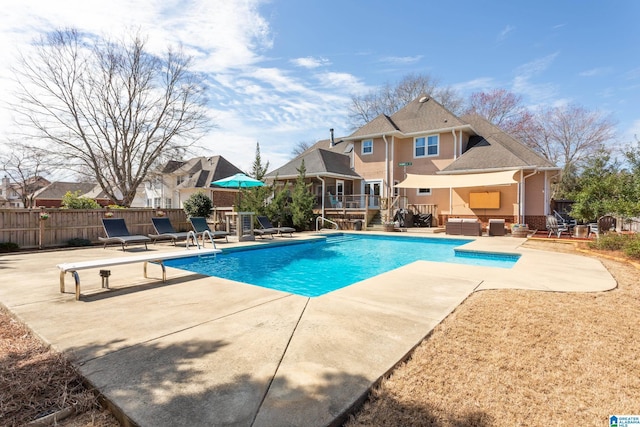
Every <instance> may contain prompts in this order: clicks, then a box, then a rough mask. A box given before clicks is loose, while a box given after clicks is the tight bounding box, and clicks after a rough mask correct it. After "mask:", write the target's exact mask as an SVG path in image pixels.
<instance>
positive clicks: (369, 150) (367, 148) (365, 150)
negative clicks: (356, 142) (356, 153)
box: [362, 139, 373, 156]
mask: <svg viewBox="0 0 640 427" xmlns="http://www.w3.org/2000/svg"><path fill="white" fill-rule="evenodd" d="M367 154H373V140H372V139H365V140H364V141H362V155H363V156H364V155H367Z"/></svg>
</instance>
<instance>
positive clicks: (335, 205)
mask: <svg viewBox="0 0 640 427" xmlns="http://www.w3.org/2000/svg"><path fill="white" fill-rule="evenodd" d="M329 203H330V204H331V207H332V208H341V207H342V202H341V201H340V200H338V198H337V197H336V196H334V195H333V194H331V193H329Z"/></svg>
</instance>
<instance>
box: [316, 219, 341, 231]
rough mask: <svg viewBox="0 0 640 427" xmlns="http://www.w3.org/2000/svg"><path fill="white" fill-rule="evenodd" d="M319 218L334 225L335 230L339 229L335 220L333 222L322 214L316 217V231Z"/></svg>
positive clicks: (318, 229)
mask: <svg viewBox="0 0 640 427" xmlns="http://www.w3.org/2000/svg"><path fill="white" fill-rule="evenodd" d="M319 220H322V222H324V221H326V222H329V223H331V224H333V225H335V226H336V228H335V229H336V230H340V226H339V225H338V223H337V222H333V221H331V220H330V219H327V218H325V217H323V216H319V217H317V218H316V231H320V228H319V225H318V222H319Z"/></svg>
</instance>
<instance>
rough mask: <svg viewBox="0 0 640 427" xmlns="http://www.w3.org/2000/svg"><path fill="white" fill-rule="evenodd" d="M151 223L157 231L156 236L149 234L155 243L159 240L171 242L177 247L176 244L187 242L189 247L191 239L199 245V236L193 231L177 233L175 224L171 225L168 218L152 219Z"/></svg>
mask: <svg viewBox="0 0 640 427" xmlns="http://www.w3.org/2000/svg"><path fill="white" fill-rule="evenodd" d="M151 223H152V224H153V228H154V229H155V232H156V233H155V234H149V237H150V238H151V239H152V240H153V243H156V241H158V240H171V243H173V245H174V246H175V245H176V242H179V241H182V240H185V241H186V243H187V247H188V246H189V238H191V241H192V242H193V244H197V243H198V242H197V236H196V233H194V232H193V231H176V230H175V229H174V228H173V224H171V220H170V219H169V218H166V217H154V218H151Z"/></svg>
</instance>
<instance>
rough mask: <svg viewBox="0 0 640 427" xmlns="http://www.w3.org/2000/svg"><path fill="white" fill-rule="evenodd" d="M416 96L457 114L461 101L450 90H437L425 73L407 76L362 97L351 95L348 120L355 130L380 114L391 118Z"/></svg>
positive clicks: (430, 77) (437, 82) (441, 88)
mask: <svg viewBox="0 0 640 427" xmlns="http://www.w3.org/2000/svg"><path fill="white" fill-rule="evenodd" d="M420 95H429V96H432V97H433V98H434V99H436V100H437V101H438V102H440V103H441V104H442V105H443V106H444V107H445V108H447V109H449V110H450V111H452V112H454V113H455V112H459V110H460V108H461V106H462V98H461V97H460V96H459V95H458V94H457V93H456V92H455V90H453V89H452V88H450V87H441V86H440V84H439V81H438V80H437V79H435V78H433V77H432V76H430V75H428V74H408V75H406V76H405V77H403V78H402V79H401V80H400V81H399V82H398V83H396V84H391V83H387V84H385V85H384V86H382V87H381V88H379V89H375V90H372V91H370V92H368V93H365V94H364V95H352V97H351V105H350V106H349V120H350V123H351V125H352V126H353V128H358V127H360V126H362V125H364V124H366V123H368V122H370V121H371V120H373V119H374V118H375V117H377V116H378V115H380V114H386V115H389V116H390V115H392V114H393V113H395V112H396V111H398V110H399V109H400V108H402V107H404V106H405V105H406V104H408V103H409V102H411V101H413V100H414V99H416V98H417V97H419V96H420Z"/></svg>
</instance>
